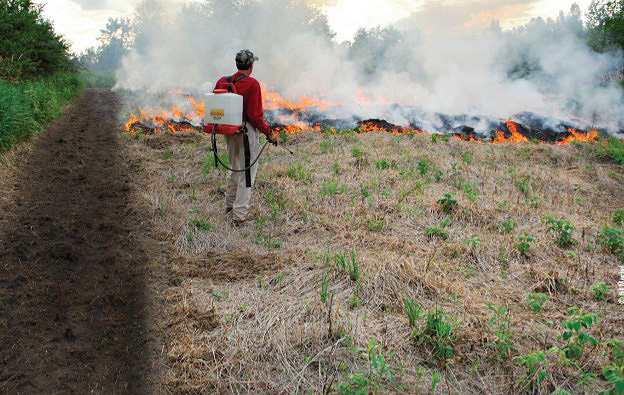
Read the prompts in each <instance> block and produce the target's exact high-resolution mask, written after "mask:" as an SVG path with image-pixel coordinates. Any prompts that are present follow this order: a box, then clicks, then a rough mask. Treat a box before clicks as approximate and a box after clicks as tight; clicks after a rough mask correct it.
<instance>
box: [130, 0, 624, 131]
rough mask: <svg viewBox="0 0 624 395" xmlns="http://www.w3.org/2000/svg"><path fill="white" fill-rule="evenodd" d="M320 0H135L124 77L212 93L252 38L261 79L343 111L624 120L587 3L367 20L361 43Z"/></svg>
mask: <svg viewBox="0 0 624 395" xmlns="http://www.w3.org/2000/svg"><path fill="white" fill-rule="evenodd" d="M491 2H492V3H502V2H500V1H498V0H492V1H491ZM312 3H318V2H313V1H303V0H290V1H289V0H258V1H251V0H240V1H229V0H213V1H205V2H195V3H189V4H186V5H182V6H178V7H177V9H176V8H171V6H168V7H167V6H164V5H163V4H159V3H158V2H157V1H154V0H152V1H149V0H146V1H144V2H143V3H142V4H141V5H140V6H139V7H138V8H137V13H136V16H135V22H136V39H135V45H134V48H133V50H132V51H131V52H130V54H129V55H128V56H126V58H125V59H123V62H122V68H121V70H120V71H119V75H118V77H119V78H118V81H119V82H118V87H119V88H126V89H132V90H143V89H146V90H149V91H156V92H160V91H165V90H168V89H172V88H182V89H191V90H195V91H200V92H209V91H210V90H211V89H212V87H213V86H214V83H215V82H216V80H217V79H218V78H219V77H221V76H223V75H229V74H232V73H233V72H234V71H235V64H234V56H235V54H236V52H237V51H238V50H240V49H244V48H248V49H251V50H252V51H253V52H254V53H255V54H256V55H257V56H259V57H260V61H259V62H258V63H257V64H256V65H255V68H254V77H256V78H257V79H258V80H260V81H261V82H262V83H264V84H266V86H267V87H268V88H269V89H272V90H276V91H278V92H280V94H282V95H283V96H284V97H286V98H291V99H295V100H296V99H297V98H299V97H302V96H307V97H320V98H322V99H323V100H325V101H327V102H330V103H333V104H335V106H332V110H331V111H333V114H332V115H335V116H351V115H356V116H361V117H377V116H378V117H384V118H385V119H387V120H389V121H391V122H396V123H402V124H408V123H410V122H412V121H414V119H413V118H414V117H415V116H416V115H418V117H420V118H421V119H419V120H417V121H418V122H419V123H420V125H423V126H425V127H427V126H428V127H431V128H436V127H437V126H436V125H435V123H436V118H435V116H434V115H433V114H436V113H446V114H466V115H480V116H487V117H499V118H507V117H513V116H514V114H519V113H522V112H527V111H528V112H533V113H535V114H539V115H541V116H545V117H549V118H558V119H564V120H568V121H571V122H575V123H576V124H578V125H581V126H584V127H588V126H594V125H595V126H599V127H603V128H607V129H609V130H611V131H614V132H615V131H619V130H621V129H622V128H624V105H623V103H624V96H623V92H622V88H621V86H620V85H619V82H618V81H617V80H615V79H608V78H605V76H607V75H609V73H612V72H613V71H614V70H621V69H622V67H623V65H624V63H623V58H622V56H621V54H619V53H606V54H598V53H595V52H593V51H592V50H591V49H590V48H589V47H588V46H587V45H586V43H585V41H584V39H583V37H582V34H583V27H582V22H581V15H580V11H579V10H578V7H576V8H574V7H573V9H572V10H571V11H570V12H569V13H568V14H565V15H564V14H563V13H562V14H561V16H560V17H559V18H558V19H557V20H554V21H553V20H548V21H544V20H542V19H535V20H533V21H531V23H529V24H528V25H526V26H523V27H521V28H516V29H514V30H507V31H503V30H502V29H501V28H500V26H499V25H498V24H497V23H495V22H494V23H492V25H491V26H489V27H487V28H484V29H479V30H480V31H475V29H471V30H468V31H466V30H465V29H450V28H447V29H444V30H442V31H440V29H437V30H433V31H432V29H426V32H423V30H422V29H421V28H420V27H421V26H422V27H424V22H423V20H424V19H426V20H427V23H428V24H429V25H435V26H449V24H448V22H449V21H448V19H445V15H448V16H450V17H451V18H455V17H456V16H457V15H458V13H457V12H446V13H443V12H437V11H439V10H437V9H432V8H431V7H429V8H424V9H423V10H422V11H421V12H420V13H418V12H416V13H414V14H412V15H410V16H408V17H406V18H405V19H404V20H402V21H399V22H398V23H397V24H396V28H385V29H380V28H378V29H369V30H360V31H359V32H358V34H357V35H356V37H355V38H354V40H353V41H352V42H346V43H337V42H335V41H334V40H333V34H332V32H331V30H330V28H329V26H328V24H327V20H326V18H325V17H324V15H322V14H321V13H320V12H319V11H318V10H317V8H314V7H312V6H310V4H312ZM325 3H327V2H325ZM515 3H518V4H517V6H520V5H522V3H527V4H529V3H531V1H530V0H527V1H517V2H515ZM446 7H447V8H449V9H450V10H452V7H453V5H447V6H446ZM457 7H460V6H457ZM501 7H503V5H501ZM501 9H505V10H506V9H507V8H504V7H503V8H501ZM477 15H480V16H481V17H483V15H484V13H483V12H481V13H478V14H477ZM485 15H487V14H485ZM425 16H426V18H424V17H425ZM436 18H437V19H436ZM474 21H475V19H474V18H472V19H468V20H464V21H463V22H462V23H463V24H470V23H472V24H473V25H474ZM483 23H485V22H483ZM473 27H474V26H473ZM393 104H399V106H395V105H393ZM406 109H409V111H407V110H406ZM415 114H416V115H415ZM477 126H478V125H477Z"/></svg>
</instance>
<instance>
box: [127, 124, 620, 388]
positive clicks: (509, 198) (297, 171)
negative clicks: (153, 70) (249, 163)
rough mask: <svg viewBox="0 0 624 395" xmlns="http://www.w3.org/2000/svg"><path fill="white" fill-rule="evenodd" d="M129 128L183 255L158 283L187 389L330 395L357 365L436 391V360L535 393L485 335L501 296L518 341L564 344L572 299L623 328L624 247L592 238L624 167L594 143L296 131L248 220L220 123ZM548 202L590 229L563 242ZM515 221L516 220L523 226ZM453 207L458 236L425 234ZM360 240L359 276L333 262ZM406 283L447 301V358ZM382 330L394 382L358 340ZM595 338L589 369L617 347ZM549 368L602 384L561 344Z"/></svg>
mask: <svg viewBox="0 0 624 395" xmlns="http://www.w3.org/2000/svg"><path fill="white" fill-rule="evenodd" d="M126 140H127V142H128V144H129V146H130V149H131V151H132V155H133V156H134V157H135V158H136V157H138V158H139V160H140V162H141V165H140V166H139V170H140V171H141V172H142V174H143V175H144V176H145V179H146V183H145V190H144V197H145V200H146V201H147V202H148V207H147V209H148V210H151V212H153V213H154V217H153V222H154V223H155V224H157V226H158V227H159V228H160V229H162V231H163V232H164V234H166V235H167V236H166V237H167V239H168V242H169V244H170V245H171V246H172V247H173V248H174V250H175V255H176V258H175V259H172V260H171V261H170V262H169V265H170V267H169V268H168V269H169V270H170V273H169V275H170V279H169V287H168V288H167V289H166V290H164V291H163V295H162V296H163V297H164V298H165V300H166V304H167V306H168V307H166V309H165V314H170V321H169V322H170V323H169V329H168V338H167V341H166V349H165V350H164V352H165V353H166V355H167V360H168V364H169V365H168V375H167V376H166V384H167V386H168V389H169V390H170V391H171V392H173V393H212V392H215V391H216V392H220V393H239V392H247V393H293V392H294V393H306V392H307V391H311V392H313V393H323V392H325V391H327V390H328V389H329V388H331V387H332V386H333V389H334V391H335V390H337V388H338V385H339V383H343V382H348V381H349V380H350V379H349V375H350V374H352V373H355V372H360V371H361V372H364V374H365V376H367V378H368V379H369V380H372V382H371V384H370V386H369V390H371V391H374V392H375V391H376V392H381V393H387V392H403V393H418V392H424V393H427V392H431V379H432V376H433V374H434V373H436V372H438V373H439V374H440V377H441V380H440V384H439V386H438V388H437V389H436V392H443V393H446V392H451V393H492V394H498V393H501V394H502V393H521V392H523V391H524V392H528V391H529V390H528V388H527V387H526V386H525V385H524V384H523V382H522V378H523V376H524V370H523V369H522V367H520V366H519V365H518V364H515V363H513V362H512V361H511V360H510V359H507V360H499V359H497V356H496V352H495V350H494V349H493V347H492V346H488V345H487V344H486V343H488V342H491V341H493V340H494V339H495V337H494V334H493V331H492V326H490V325H488V320H489V319H490V318H491V317H492V316H493V313H492V311H491V310H489V309H488V307H487V306H486V304H487V303H492V304H493V305H494V306H496V307H500V306H506V307H508V308H509V310H510V313H509V318H510V325H511V331H512V332H513V337H512V341H513V344H514V350H513V351H512V353H511V356H517V355H525V354H527V353H528V352H530V351H532V350H547V349H549V348H550V347H551V346H561V345H562V344H563V343H562V341H561V340H558V339H557V336H558V335H560V334H561V332H562V326H561V325H562V324H561V323H562V320H563V319H565V316H564V314H565V312H566V311H567V309H568V308H569V307H572V306H577V307H579V308H581V309H583V310H584V311H587V312H596V313H597V314H598V315H599V318H600V320H599V322H598V324H597V325H595V326H594V327H592V329H591V330H590V331H589V332H590V333H591V334H593V335H594V336H596V337H597V338H598V339H599V340H600V341H601V344H602V343H604V342H606V341H607V340H608V339H611V338H614V337H616V338H618V337H619V338H620V339H621V338H622V335H623V329H622V328H624V327H623V326H622V319H623V318H624V313H623V310H622V308H621V306H618V305H617V304H616V300H615V296H616V283H617V280H618V277H617V276H618V260H617V258H616V257H614V256H613V255H611V254H608V253H606V252H600V251H598V250H595V249H593V248H592V245H594V246H595V245H596V235H597V233H598V231H599V228H600V226H601V225H603V224H608V223H609V222H610V216H611V213H612V212H613V211H614V210H615V209H617V208H622V205H623V204H622V200H621V198H622V196H624V177H623V175H622V169H621V167H617V166H614V165H609V164H605V163H599V162H596V161H593V160H592V159H591V158H590V157H589V156H587V155H585V154H584V152H585V151H584V149H583V148H582V147H577V146H574V145H570V146H563V147H556V146H544V145H533V144H521V145H513V144H511V145H496V146H494V145H485V144H476V143H463V142H459V141H450V142H443V141H441V140H439V141H438V142H437V143H434V142H432V140H431V139H430V138H429V137H428V136H426V135H418V136H391V135H387V134H379V133H369V134H365V135H357V136H356V135H348V134H345V135H330V136H324V135H321V134H314V133H300V134H298V135H293V136H289V140H288V142H287V144H288V146H289V148H290V149H292V150H294V151H295V152H296V156H295V157H291V156H290V154H288V153H287V152H286V151H285V150H281V149H276V148H271V149H269V150H268V154H266V156H265V157H264V158H263V160H262V162H261V167H260V170H259V173H258V180H257V184H256V187H255V190H254V208H253V213H254V215H255V216H256V218H257V222H256V224H255V225H251V226H248V227H246V228H243V229H236V228H233V227H232V226H230V225H229V222H228V218H227V217H226V215H225V213H224V207H223V199H224V198H223V188H224V184H225V174H224V173H222V172H219V171H217V170H215V169H214V166H213V165H212V161H211V152H210V148H209V141H208V138H207V137H203V136H199V135H185V136H184V137H179V136H178V137H176V136H168V137H162V136H161V137H157V138H156V139H154V138H149V137H144V138H141V139H138V140H133V139H130V138H129V137H128V138H127V139H126ZM354 149H355V150H354ZM358 150H359V151H360V152H361V156H359V155H358V152H357V151H358ZM221 152H225V150H224V149H222V151H221ZM206 158H207V159H206ZM205 159H206V160H205ZM419 162H421V164H420V165H419ZM425 162H426V167H427V168H426V169H425ZM425 170H426V171H425ZM421 171H422V174H421ZM323 190H324V191H325V193H323ZM334 192H335V194H334ZM445 193H452V194H453V197H454V199H456V200H457V202H458V204H457V205H456V207H455V208H454V209H453V210H452V211H451V212H450V213H449V214H445V213H444V212H443V211H442V210H441V206H440V204H438V203H437V202H438V200H439V199H441V198H442V197H443V195H444V194H445ZM546 215H552V216H554V217H556V218H560V217H565V218H566V219H568V220H569V221H570V223H571V224H573V225H574V226H576V230H575V231H574V232H573V236H574V238H575V239H576V240H577V243H576V244H575V245H574V246H573V247H571V248H570V249H568V250H563V249H561V248H559V247H558V246H556V245H555V243H554V236H553V235H552V234H547V233H546V226H545V225H544V223H543V220H542V219H543V217H544V216H546ZM505 220H508V223H510V224H515V227H514V228H513V230H512V231H511V233H509V234H507V233H505V232H504V231H502V229H503V222H504V221H505ZM441 221H447V224H448V225H447V226H446V227H445V228H444V229H443V231H445V232H447V233H448V238H447V239H446V240H443V239H437V238H430V237H428V236H427V235H426V229H427V227H431V226H438V225H439V224H440V222H441ZM525 232H526V234H527V235H529V236H531V237H532V238H534V239H535V241H534V242H533V243H532V245H531V247H530V252H529V255H528V256H524V255H523V254H521V253H520V252H519V251H518V250H517V248H516V247H515V246H516V244H517V243H518V240H517V238H518V237H519V236H521V235H522V234H524V233H525ZM352 252H353V253H354V254H355V258H356V261H357V263H358V269H359V273H360V278H359V279H358V280H357V281H353V280H352V279H350V278H349V274H348V273H346V271H345V270H343V269H342V268H341V267H340V266H339V265H338V264H337V261H336V259H335V255H337V254H340V255H342V256H344V257H345V258H346V260H347V261H349V260H350V255H351V253H352ZM324 273H325V274H326V276H327V279H328V293H329V295H330V296H328V298H327V301H326V303H322V301H321V296H320V290H321V283H322V278H323V275H324ZM599 281H604V282H605V283H606V284H607V285H608V286H609V288H610V289H611V294H610V296H609V298H608V299H607V301H605V302H600V303H598V302H596V301H594V300H593V298H592V297H591V293H590V288H591V286H592V284H594V283H595V282H599ZM529 292H541V293H544V294H545V295H546V296H547V298H548V300H547V301H546V302H545V303H544V305H543V307H544V308H543V310H542V311H540V312H533V311H531V310H530V309H529V308H528V305H527V293H529ZM407 298H413V299H414V300H415V301H416V302H417V303H418V304H419V305H421V306H422V307H423V311H432V310H434V309H436V308H438V309H442V310H443V311H444V312H445V313H446V314H447V317H448V320H449V321H450V322H451V326H452V343H453V348H454V355H455V356H454V357H453V358H450V359H448V360H442V359H440V358H437V357H436V356H435V355H434V352H433V351H434V350H433V349H432V347H431V346H430V345H428V344H417V342H416V341H415V339H414V338H412V337H410V327H409V323H408V319H407V316H406V315H405V314H404V311H403V310H404V301H405V300H406V299H407ZM423 325H424V320H423V321H421V322H419V323H418V328H422V326H423ZM372 338H374V339H375V342H376V343H377V344H379V345H381V350H382V352H384V353H388V355H387V359H386V362H387V363H388V364H389V366H390V367H391V369H393V370H394V371H395V372H396V381H397V382H398V383H399V384H400V385H399V386H398V387H397V386H395V385H393V384H391V383H389V382H388V380H386V379H382V378H376V376H375V375H374V374H371V373H369V368H368V358H367V357H365V355H362V353H361V352H357V351H353V348H354V347H365V346H366V344H367V343H368V342H369V341H370V340H371V339H372ZM601 347H602V346H601ZM586 352H587V354H588V356H587V359H583V361H584V362H583V369H585V371H591V372H595V373H597V374H600V368H601V367H602V366H603V365H604V364H605V363H606V362H605V357H604V356H602V355H601V354H600V353H599V352H598V351H597V350H593V351H586ZM390 353H391V354H392V357H390ZM545 369H546V370H547V371H548V372H549V373H550V375H549V377H548V378H547V379H546V380H545V381H544V382H543V384H542V385H541V387H540V388H539V389H536V392H540V393H551V392H552V391H554V390H555V389H556V388H562V389H566V390H568V391H570V392H572V393H595V392H597V390H598V389H604V388H606V384H605V382H604V381H603V380H601V379H599V380H598V381H597V382H596V383H594V384H588V385H579V384H577V381H578V379H579V377H580V376H579V373H578V371H576V370H575V369H574V368H572V367H561V366H558V364H557V363H556V358H555V357H554V356H550V355H548V356H547V362H546V364H545ZM375 385H378V386H377V387H376V386H375Z"/></svg>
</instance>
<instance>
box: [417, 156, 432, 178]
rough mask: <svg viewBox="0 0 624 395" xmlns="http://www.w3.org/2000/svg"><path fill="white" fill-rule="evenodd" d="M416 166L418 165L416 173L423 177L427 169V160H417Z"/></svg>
mask: <svg viewBox="0 0 624 395" xmlns="http://www.w3.org/2000/svg"><path fill="white" fill-rule="evenodd" d="M417 167H418V173H419V174H420V175H421V176H422V177H424V176H425V175H426V174H427V172H428V171H429V162H427V161H426V160H419V161H418V164H417Z"/></svg>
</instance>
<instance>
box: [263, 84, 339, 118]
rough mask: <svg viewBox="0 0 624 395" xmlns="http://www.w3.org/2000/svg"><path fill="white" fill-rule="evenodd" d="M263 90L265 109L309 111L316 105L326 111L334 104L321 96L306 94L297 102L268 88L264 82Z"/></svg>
mask: <svg viewBox="0 0 624 395" xmlns="http://www.w3.org/2000/svg"><path fill="white" fill-rule="evenodd" d="M262 92H263V93H262V102H263V103H262V104H263V108H264V109H265V110H279V109H285V110H290V111H292V112H307V111H308V110H309V108H310V107H316V108H318V109H319V110H321V111H325V110H327V108H329V107H330V106H332V105H333V103H330V102H328V101H324V100H322V99H321V98H311V97H306V96H302V97H300V98H299V99H298V100H297V101H296V102H293V101H290V100H287V99H285V98H283V97H282V95H280V94H279V93H277V92H275V91H272V90H270V89H267V87H266V85H264V84H262Z"/></svg>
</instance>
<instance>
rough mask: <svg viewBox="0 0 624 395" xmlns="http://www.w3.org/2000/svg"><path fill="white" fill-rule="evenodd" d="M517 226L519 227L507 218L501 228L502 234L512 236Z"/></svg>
mask: <svg viewBox="0 0 624 395" xmlns="http://www.w3.org/2000/svg"><path fill="white" fill-rule="evenodd" d="M516 226H518V224H516V223H515V222H513V221H512V220H511V219H509V218H505V220H504V221H503V223H502V224H501V226H500V232H501V233H502V234H510V233H512V232H513V231H514V229H516Z"/></svg>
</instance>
